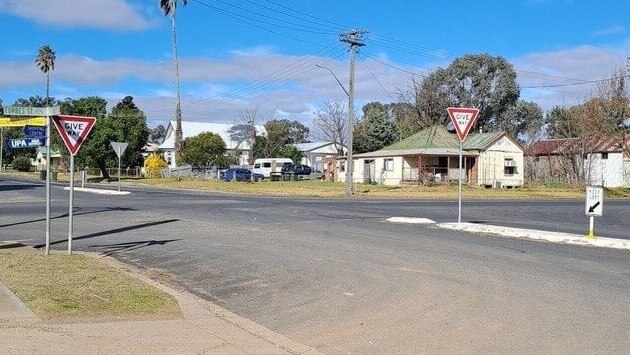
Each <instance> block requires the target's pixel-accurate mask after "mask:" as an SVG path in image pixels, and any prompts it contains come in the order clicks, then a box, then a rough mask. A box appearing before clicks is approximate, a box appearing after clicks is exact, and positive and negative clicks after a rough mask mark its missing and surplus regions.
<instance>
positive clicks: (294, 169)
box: [280, 164, 313, 176]
mask: <svg viewBox="0 0 630 355" xmlns="http://www.w3.org/2000/svg"><path fill="white" fill-rule="evenodd" d="M280 171H281V172H282V175H294V176H304V175H309V176H310V175H311V173H312V172H313V170H312V169H311V167H310V166H308V165H303V164H284V165H283V166H282V170H280Z"/></svg>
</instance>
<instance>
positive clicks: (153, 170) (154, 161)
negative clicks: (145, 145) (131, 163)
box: [144, 153, 168, 178]
mask: <svg viewBox="0 0 630 355" xmlns="http://www.w3.org/2000/svg"><path fill="white" fill-rule="evenodd" d="M167 166H168V165H167V164H166V161H165V160H164V159H163V158H162V157H161V156H159V155H157V154H155V153H154V154H151V155H149V156H148V157H147V158H146V159H145V160H144V176H145V177H147V178H156V177H160V176H162V175H161V171H162V169H164V168H166V167H167Z"/></svg>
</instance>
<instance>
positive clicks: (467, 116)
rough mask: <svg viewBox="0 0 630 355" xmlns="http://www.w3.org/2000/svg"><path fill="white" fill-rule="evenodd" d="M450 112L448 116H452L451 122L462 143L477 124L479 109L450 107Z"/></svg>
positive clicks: (448, 109)
mask: <svg viewBox="0 0 630 355" xmlns="http://www.w3.org/2000/svg"><path fill="white" fill-rule="evenodd" d="M446 111H448V115H449V116H451V122H453V126H455V130H456V131H457V136H458V137H459V140H460V141H462V142H463V141H464V139H466V136H467V135H468V132H470V129H471V128H472V126H473V125H474V124H475V121H476V120H477V115H478V114H479V109H478V108H467V107H449V108H447V109H446Z"/></svg>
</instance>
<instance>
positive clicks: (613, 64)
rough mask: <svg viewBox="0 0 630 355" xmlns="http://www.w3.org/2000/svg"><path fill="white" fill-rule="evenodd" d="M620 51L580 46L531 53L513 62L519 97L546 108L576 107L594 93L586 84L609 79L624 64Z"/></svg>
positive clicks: (624, 57)
mask: <svg viewBox="0 0 630 355" xmlns="http://www.w3.org/2000/svg"><path fill="white" fill-rule="evenodd" d="M621 47H625V46H620V48H618V49H615V48H601V47H594V46H579V47H575V48H571V49H566V50H560V51H554V52H544V53H532V54H528V55H526V56H524V57H522V58H518V59H515V60H512V63H513V64H514V66H515V68H516V71H517V74H518V80H519V84H520V85H521V87H523V88H524V89H523V90H522V95H521V96H522V97H523V98H524V99H526V100H532V101H535V102H537V103H538V104H539V105H541V106H542V107H543V108H545V109H548V108H550V107H552V106H555V105H575V104H577V103H580V102H581V101H583V100H584V99H585V98H588V97H590V96H591V95H592V93H593V92H594V90H595V88H596V86H597V84H594V83H587V82H589V81H594V80H600V79H605V78H609V77H611V76H612V74H613V73H614V72H615V71H616V70H618V69H621V68H624V67H625V64H626V53H625V51H624V50H623V49H621Z"/></svg>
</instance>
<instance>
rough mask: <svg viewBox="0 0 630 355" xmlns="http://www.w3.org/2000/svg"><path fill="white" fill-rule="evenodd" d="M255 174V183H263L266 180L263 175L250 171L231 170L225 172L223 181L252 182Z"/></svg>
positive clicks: (241, 169)
mask: <svg viewBox="0 0 630 355" xmlns="http://www.w3.org/2000/svg"><path fill="white" fill-rule="evenodd" d="M252 174H254V181H263V179H264V178H265V177H264V176H263V175H262V174H257V173H252V171H251V170H249V169H243V168H231V169H227V170H225V171H223V174H221V180H223V181H234V180H236V181H251V180H252Z"/></svg>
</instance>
